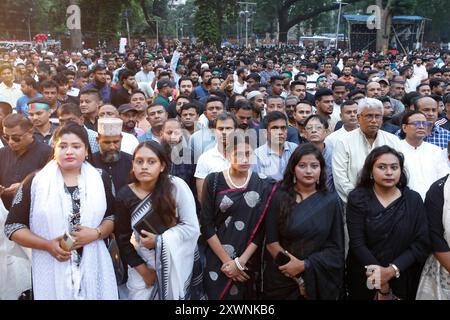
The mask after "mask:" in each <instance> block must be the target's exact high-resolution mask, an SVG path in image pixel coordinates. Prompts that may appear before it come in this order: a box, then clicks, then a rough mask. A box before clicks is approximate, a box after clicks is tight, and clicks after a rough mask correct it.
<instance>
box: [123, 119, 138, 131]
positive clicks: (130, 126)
mask: <svg viewBox="0 0 450 320" xmlns="http://www.w3.org/2000/svg"><path fill="white" fill-rule="evenodd" d="M125 127H126V129H127V130H128V131H133V130H134V128H136V122H135V121H128V122H126V123H125Z"/></svg>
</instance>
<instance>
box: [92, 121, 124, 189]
mask: <svg viewBox="0 0 450 320" xmlns="http://www.w3.org/2000/svg"><path fill="white" fill-rule="evenodd" d="M122 126H123V121H122V120H121V119H118V118H102V119H99V121H98V137H97V143H98V145H99V147H100V151H99V152H97V153H94V154H93V155H92V165H93V166H94V167H96V168H99V169H102V170H104V171H105V172H106V173H107V174H108V176H109V178H110V180H111V184H112V192H113V195H114V196H115V195H116V194H117V192H118V191H119V190H120V189H121V188H122V187H123V186H125V185H126V184H127V182H128V175H129V173H130V171H131V167H132V160H133V157H132V155H130V154H128V153H125V152H122V151H121V143H122Z"/></svg>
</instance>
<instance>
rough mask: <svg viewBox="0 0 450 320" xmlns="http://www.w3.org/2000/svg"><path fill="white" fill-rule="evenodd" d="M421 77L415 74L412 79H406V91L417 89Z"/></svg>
mask: <svg viewBox="0 0 450 320" xmlns="http://www.w3.org/2000/svg"><path fill="white" fill-rule="evenodd" d="M420 83H421V82H420V78H418V77H416V76H413V77H412V78H411V79H406V81H405V92H406V93H410V92H414V91H416V90H417V87H418V86H419V84H420Z"/></svg>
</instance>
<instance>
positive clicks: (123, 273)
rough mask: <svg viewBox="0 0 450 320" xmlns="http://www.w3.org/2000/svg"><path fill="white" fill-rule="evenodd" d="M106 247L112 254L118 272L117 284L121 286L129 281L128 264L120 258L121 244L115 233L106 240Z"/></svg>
mask: <svg viewBox="0 0 450 320" xmlns="http://www.w3.org/2000/svg"><path fill="white" fill-rule="evenodd" d="M105 242H106V247H107V248H108V252H109V254H110V255H111V260H112V263H113V267H114V273H115V274H116V281H117V285H118V286H121V285H123V284H124V283H125V282H126V281H127V266H126V265H125V264H124V263H123V262H122V259H121V258H120V252H119V246H118V245H117V241H116V238H115V236H114V234H111V235H110V236H109V237H108V238H107V239H106V240H105Z"/></svg>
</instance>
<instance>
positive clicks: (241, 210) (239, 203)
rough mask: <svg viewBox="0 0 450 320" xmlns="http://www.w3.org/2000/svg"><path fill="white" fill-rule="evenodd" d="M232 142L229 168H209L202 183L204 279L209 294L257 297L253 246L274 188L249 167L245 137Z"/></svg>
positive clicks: (249, 150)
mask: <svg viewBox="0 0 450 320" xmlns="http://www.w3.org/2000/svg"><path fill="white" fill-rule="evenodd" d="M230 146H231V147H228V148H227V154H228V159H229V161H230V164H231V166H230V169H227V170H225V171H223V172H218V173H211V174H209V175H208V176H207V177H206V179H205V184H204V188H203V197H202V210H201V215H200V222H201V231H202V235H203V236H204V238H205V240H206V241H207V243H208V247H207V249H206V253H205V255H206V267H205V273H204V285H205V291H206V294H207V296H208V299H210V300H222V299H233V300H242V299H256V298H257V296H256V294H257V290H256V287H255V285H256V283H255V279H257V278H258V273H259V274H260V270H259V269H260V261H259V260H258V259H259V258H260V254H258V253H257V249H258V248H261V245H262V241H263V238H264V225H263V224H262V222H263V219H264V215H265V213H266V211H267V207H268V204H269V203H270V198H271V196H272V194H273V192H274V191H275V189H276V184H271V183H269V182H267V181H266V180H265V179H262V178H260V177H259V175H258V174H256V173H253V172H252V171H251V170H250V167H251V157H252V154H253V149H252V147H251V146H250V144H249V142H248V141H245V139H242V137H240V138H239V137H238V136H237V135H236V136H235V137H234V139H233V143H232V144H231V145H230Z"/></svg>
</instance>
